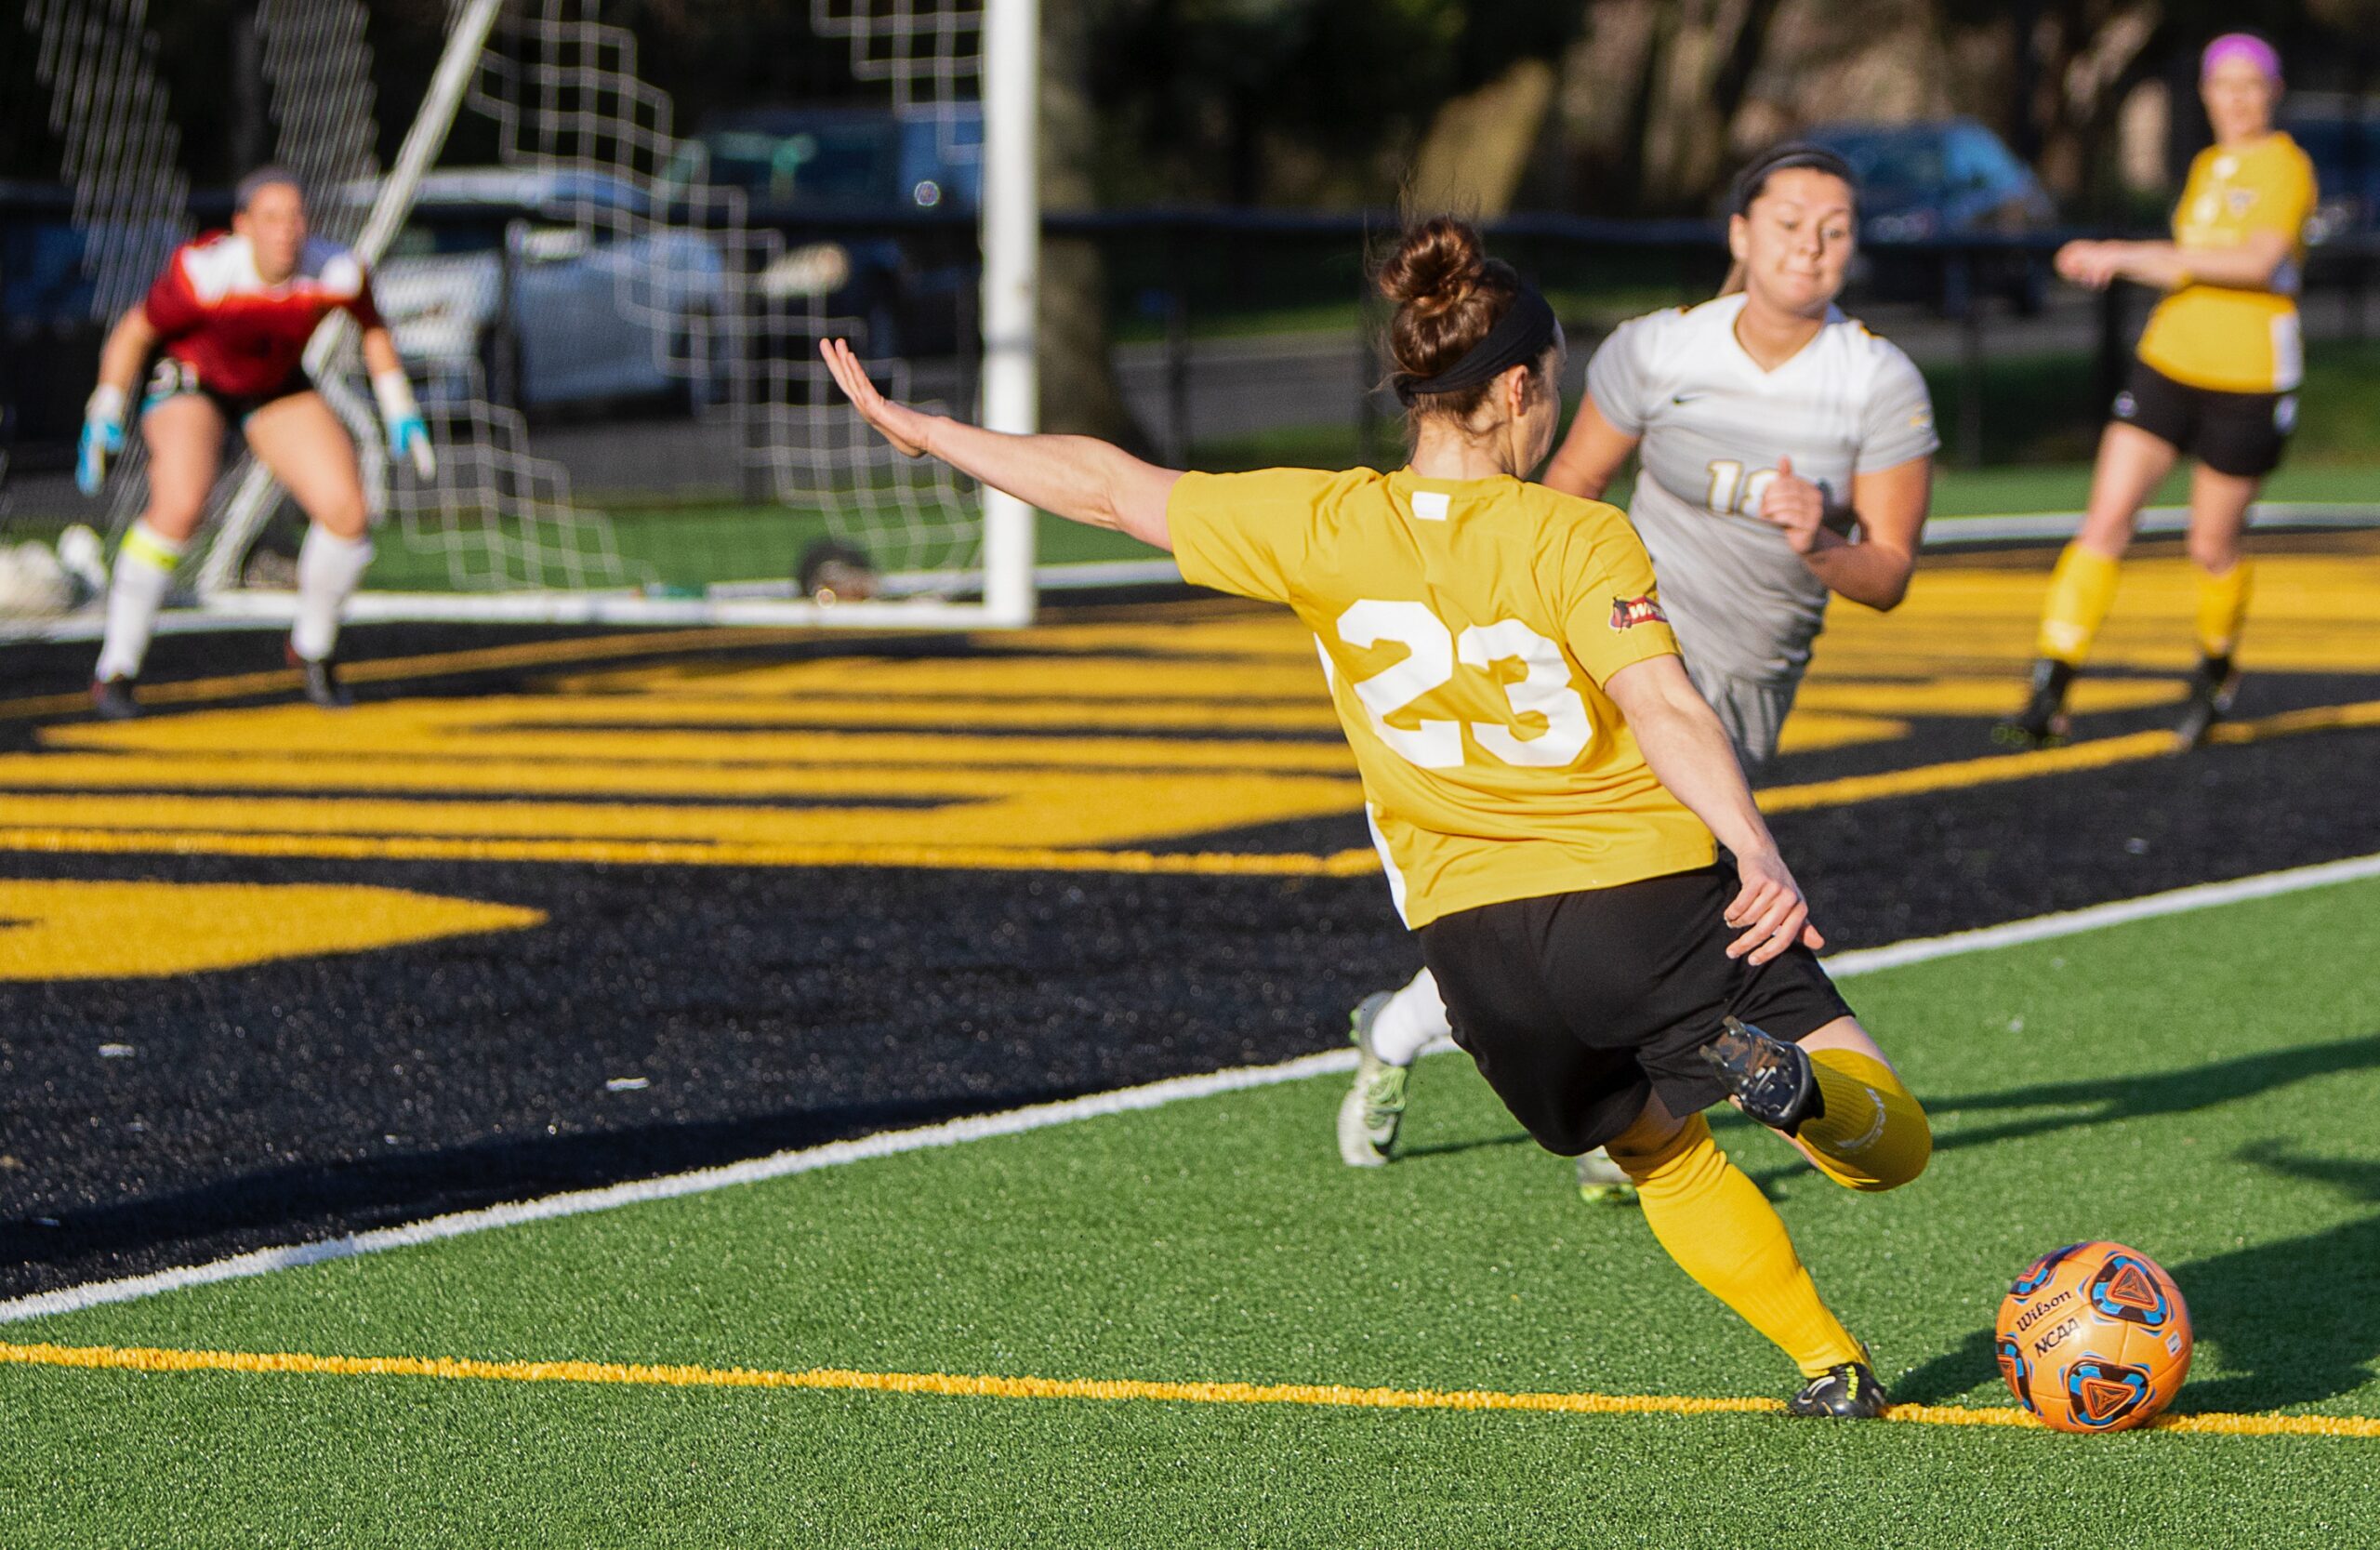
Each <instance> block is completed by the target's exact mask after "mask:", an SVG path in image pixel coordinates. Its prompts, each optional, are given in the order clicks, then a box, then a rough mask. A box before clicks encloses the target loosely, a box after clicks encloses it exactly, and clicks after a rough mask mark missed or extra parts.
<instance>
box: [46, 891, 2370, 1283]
mask: <svg viewBox="0 0 2380 1550" xmlns="http://www.w3.org/2000/svg"><path fill="white" fill-rule="evenodd" d="M2374 877H2380V855H2360V856H2355V857H2352V858H2350V859H2348V860H2345V861H2325V862H2322V863H2321V864H2319V865H2317V866H2312V867H2293V868H2290V869H2289V870H2287V871H2284V872H2263V873H2259V874H2258V875H2256V876H2254V877H2242V878H2233V879H2232V880H2231V881H2228V882H2205V883H2200V884H2198V885H2197V886H2195V887H2190V888H2176V889H2175V890H2173V891H2172V892H2171V893H2165V894H2144V895H2143V896H2141V897H2139V898H2136V899H2118V900H2116V901H2115V902H2114V903H2112V904H2098V905H2093V906H2092V907H2089V908H2088V909H2069V910H2066V911H2064V912H2062V913H2060V914H2056V915H2037V916H2035V917H2034V918H2033V919H2031V920H2030V921H2009V922H2008V923H2007V924H2005V925H1997V926H1985V927H1983V928H1982V929H1981V930H1979V931H1959V932H1952V933H1951V934H1950V935H1948V936H1925V937H1920V938H1918V939H1917V940H1915V941H1911V942H1895V943H1893V944H1892V945H1890V946H1889V947H1863V948H1860V949H1859V950H1858V951H1857V952H1847V953H1837V954H1836V955H1835V956H1834V957H1832V958H1830V959H1828V960H1826V967H1827V972H1828V973H1829V974H1834V975H1837V976H1840V977H1846V978H1847V977H1849V976H1851V975H1853V974H1875V973H1877V972H1878V971H1879V970H1884V969H1897V968H1899V967H1901V966H1902V965H1903V964H1908V963H1923V962H1924V961H1926V960H1928V959H1935V958H1953V957H1956V956H1958V955H1959V954H1961V953H1971V952H1985V951H1989V950H1990V949H1991V948H1993V947H2016V946H2017V945H2018V944H2020V943H2024V942H2042V941H2046V940H2048V939H2049V938H2051V937H2054V936H2072V935H2076V934H2079V933H2082V932H2086V931H2097V930H2098V929H2100V928H2101V927H2102V926H2120V925H2122V924H2124V923H2126V922H2127V921H2147V920H2151V919H2153V918H2155V917H2157V916H2160V915H2183V914H2188V912H2189V911H2191V910H2193V909H2208V908H2212V907H2215V906H2216V905H2225V904H2241V903H2244V902H2246V901H2247V900H2249V899H2267V898H2270V897H2272V896H2273V895H2274V894H2294V893H2298V892H2300V891H2301V890H2304V889H2307V888H2324V887H2328V886H2329V885H2331V884H2332V883H2334V882H2357V881H2361V880H2363V879H2365V878H2374ZM5 1306H6V1305H0V1307H5Z"/></svg>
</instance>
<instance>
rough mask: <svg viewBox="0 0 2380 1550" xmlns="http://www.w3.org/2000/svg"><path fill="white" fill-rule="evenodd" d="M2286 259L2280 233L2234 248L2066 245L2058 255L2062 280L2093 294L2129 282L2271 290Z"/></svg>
mask: <svg viewBox="0 0 2380 1550" xmlns="http://www.w3.org/2000/svg"><path fill="white" fill-rule="evenodd" d="M2288 257H2289V238H2288V237H2287V236H2285V235H2283V234H2282V233H2281V232H2269V231H2265V232H2249V233H2248V234H2247V235H2246V236H2245V237H2244V238H2242V239H2241V242H2240V245H2238V246H2237V247H2190V248H2184V247H2178V246H2175V245H2174V244H2172V243H2170V242H2070V243H2068V244H2067V245H2065V246H2064V247H2061V248H2059V249H2058V250H2057V258H2056V267H2057V272H2058V275H2059V277H2060V278H2061V279H2065V280H2069V281H2071V282H2072V283H2073V284H2075V285H2088V286H2089V287H2091V288H2092V289H2093V290H2105V289H2107V288H2108V286H2109V285H2111V284H2113V283H2114V282H2116V281H2118V280H2131V281H2134V282H2135V283H2137V284H2139V285H2154V286H2156V287H2157V288H2159V289H2161V290H2169V291H2170V290H2177V289H2179V288H2180V287H2182V286H2183V285H2191V284H2197V285H2222V286H2225V287H2227V288H2229V289H2232V290H2244V291H2261V290H2269V289H2270V288H2271V287H2272V280H2273V276H2274V275H2275V274H2276V273H2278V272H2280V269H2281V264H2282V262H2283V261H2284V260H2285V259H2287V258H2288Z"/></svg>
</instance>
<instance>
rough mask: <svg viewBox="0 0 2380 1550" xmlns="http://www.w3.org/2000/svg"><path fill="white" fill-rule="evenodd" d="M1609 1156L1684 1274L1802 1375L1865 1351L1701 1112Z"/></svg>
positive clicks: (1817, 1372)
mask: <svg viewBox="0 0 2380 1550" xmlns="http://www.w3.org/2000/svg"><path fill="white" fill-rule="evenodd" d="M1611 1158H1612V1160H1613V1161H1614V1162H1617V1163H1619V1164H1620V1167H1621V1168H1622V1169H1624V1170H1626V1172H1627V1173H1628V1176H1629V1177H1630V1178H1632V1179H1633V1180H1635V1181H1636V1194H1637V1199H1638V1201H1639V1202H1640V1203H1641V1204H1642V1205H1643V1206H1644V1208H1645V1221H1646V1225H1649V1226H1650V1227H1651V1228H1652V1229H1653V1236H1654V1237H1655V1238H1657V1239H1659V1240H1660V1244H1661V1247H1662V1248H1664V1249H1666V1250H1668V1251H1669V1255H1670V1258H1672V1259H1673V1260H1675V1261H1677V1264H1678V1268H1680V1269H1682V1270H1684V1271H1685V1272H1686V1274H1687V1275H1689V1276H1691V1277H1693V1278H1695V1279H1696V1280H1697V1281H1699V1282H1700V1283H1701V1285H1702V1288H1703V1290H1704V1291H1706V1292H1710V1293H1711V1294H1712V1296H1713V1297H1716V1298H1718V1299H1719V1301H1721V1302H1723V1303H1725V1304H1726V1305H1728V1306H1729V1307H1731V1308H1733V1309H1735V1310H1736V1312H1737V1313H1739V1314H1740V1315H1741V1316H1742V1317H1743V1319H1744V1321H1745V1322H1746V1323H1748V1324H1750V1325H1751V1326H1752V1328H1753V1329H1755V1330H1758V1331H1760V1332H1761V1333H1762V1334H1764V1335H1766V1336H1767V1337H1768V1338H1769V1339H1770V1340H1772V1341H1774V1342H1775V1343H1776V1344H1777V1345H1778V1347H1779V1348H1780V1349H1782V1350H1783V1351H1784V1353H1785V1354H1786V1355H1787V1356H1789V1357H1791V1358H1793V1362H1794V1365H1796V1366H1798V1367H1799V1368H1800V1369H1801V1370H1802V1375H1803V1376H1804V1377H1805V1378H1815V1377H1818V1376H1820V1375H1821V1374H1823V1373H1824V1372H1825V1371H1827V1369H1829V1368H1831V1367H1835V1366H1839V1365H1840V1364H1842V1363H1844V1362H1849V1361H1865V1360H1866V1359H1867V1353H1866V1351H1864V1350H1863V1349H1862V1348H1861V1346H1860V1345H1859V1342H1858V1340H1856V1339H1854V1338H1853V1337H1852V1335H1851V1332H1850V1331H1848V1330H1845V1328H1844V1327H1843V1325H1842V1322H1841V1321H1840V1320H1838V1319H1837V1318H1835V1317H1834V1315H1833V1314H1832V1313H1831V1312H1829V1311H1828V1309H1827V1305H1826V1304H1825V1303H1823V1302H1821V1301H1819V1299H1818V1287H1817V1285H1816V1284H1815V1283H1813V1282H1812V1281H1811V1279H1810V1273H1809V1271H1808V1270H1807V1269H1805V1268H1804V1266H1803V1265H1802V1259H1801V1256H1800V1255H1799V1254H1797V1253H1795V1252H1793V1239H1792V1236H1791V1235H1789V1234H1788V1233H1787V1232H1786V1230H1785V1223H1784V1221H1783V1220H1782V1219H1781V1218H1779V1217H1778V1214H1777V1211H1776V1208H1775V1207H1773V1206H1771V1205H1770V1204H1769V1203H1768V1201H1767V1199H1765V1197H1763V1196H1762V1194H1761V1192H1760V1187H1759V1186H1757V1185H1755V1184H1753V1183H1752V1180H1750V1179H1748V1178H1746V1177H1744V1175H1743V1172H1742V1171H1741V1170H1740V1169H1739V1168H1737V1167H1736V1165H1735V1164H1734V1163H1732V1162H1730V1161H1728V1160H1727V1154H1726V1153H1725V1152H1723V1151H1721V1150H1720V1149H1719V1147H1718V1144H1717V1143H1715V1142H1713V1141H1712V1139H1711V1127H1710V1126H1709V1125H1707V1124H1705V1123H1703V1120H1702V1117H1701V1116H1700V1115H1699V1114H1698V1115H1695V1116H1694V1117H1693V1118H1691V1119H1687V1120H1686V1123H1685V1125H1684V1126H1682V1127H1680V1129H1679V1130H1678V1132H1677V1133H1676V1134H1674V1135H1673V1136H1671V1137H1670V1139H1669V1140H1668V1141H1667V1142H1666V1143H1664V1144H1663V1145H1661V1146H1658V1147H1655V1148H1653V1149H1651V1150H1649V1151H1631V1150H1628V1149H1627V1148H1626V1147H1625V1146H1622V1145H1621V1144H1620V1143H1617V1142H1615V1143H1613V1145H1612V1146H1611Z"/></svg>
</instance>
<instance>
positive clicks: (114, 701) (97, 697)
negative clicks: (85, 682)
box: [91, 678, 141, 722]
mask: <svg viewBox="0 0 2380 1550" xmlns="http://www.w3.org/2000/svg"><path fill="white" fill-rule="evenodd" d="M138 684H139V680H138V679H133V678H95V679H93V680H91V711H92V713H93V714H94V715H96V716H98V717H99V720H101V721H103V722H128V721H130V720H132V719H133V718H134V717H136V716H138V715H139V714H140V713H141V712H140V702H139V700H137V699H135V698H133V697H132V691H133V689H134V688H135V687H136V686H137V685H138Z"/></svg>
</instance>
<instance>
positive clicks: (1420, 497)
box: [1413, 490, 1454, 522]
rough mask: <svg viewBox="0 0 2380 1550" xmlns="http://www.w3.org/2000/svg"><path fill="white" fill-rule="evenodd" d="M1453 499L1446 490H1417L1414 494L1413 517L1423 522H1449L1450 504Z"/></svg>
mask: <svg viewBox="0 0 2380 1550" xmlns="http://www.w3.org/2000/svg"><path fill="white" fill-rule="evenodd" d="M1453 498H1454V497H1452V496H1449V495H1448V494H1447V493H1446V492H1445V491H1444V490H1416V491H1414V492H1413V515H1414V517H1415V518H1416V519H1417V520H1419V521H1421V522H1444V521H1446V520H1447V506H1448V502H1450V501H1451V500H1452V499H1453Z"/></svg>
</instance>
